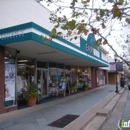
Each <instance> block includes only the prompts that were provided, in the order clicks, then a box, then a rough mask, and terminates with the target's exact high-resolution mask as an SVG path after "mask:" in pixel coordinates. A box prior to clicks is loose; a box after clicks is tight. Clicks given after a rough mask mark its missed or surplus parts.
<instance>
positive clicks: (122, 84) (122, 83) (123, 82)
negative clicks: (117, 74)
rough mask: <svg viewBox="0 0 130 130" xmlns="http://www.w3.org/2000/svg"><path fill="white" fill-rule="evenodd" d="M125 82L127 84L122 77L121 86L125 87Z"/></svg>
mask: <svg viewBox="0 0 130 130" xmlns="http://www.w3.org/2000/svg"><path fill="white" fill-rule="evenodd" d="M124 84H125V81H124V78H120V86H121V87H124Z"/></svg>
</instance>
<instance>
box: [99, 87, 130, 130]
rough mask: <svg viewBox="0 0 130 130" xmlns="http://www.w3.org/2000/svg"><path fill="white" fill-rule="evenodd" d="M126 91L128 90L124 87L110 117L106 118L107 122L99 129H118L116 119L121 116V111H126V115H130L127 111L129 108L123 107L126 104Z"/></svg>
mask: <svg viewBox="0 0 130 130" xmlns="http://www.w3.org/2000/svg"><path fill="white" fill-rule="evenodd" d="M128 93H129V91H128V90H126V89H125V91H124V93H123V94H122V96H121V98H120V99H119V100H118V102H117V104H116V106H115V108H114V109H113V111H112V113H111V115H110V117H109V118H108V120H107V122H106V123H105V124H104V126H103V127H102V129H101V130H110V129H111V130H118V121H119V120H120V119H121V118H122V116H123V113H124V115H125V114H126V113H127V114H126V115H127V117H128V116H129V117H130V115H128V111H129V112H130V108H129V109H128V108H127V109H125V107H126V106H127V105H126V104H128V100H127V96H128ZM127 107H128V106H127ZM124 110H125V111H124ZM125 117H126V116H125ZM125 117H124V119H126V118H125ZM123 130H124V129H123ZM127 130H128V129H127Z"/></svg>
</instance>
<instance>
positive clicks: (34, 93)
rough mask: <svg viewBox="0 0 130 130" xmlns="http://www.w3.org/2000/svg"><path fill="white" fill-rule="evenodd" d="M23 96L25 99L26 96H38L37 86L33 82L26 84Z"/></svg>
mask: <svg viewBox="0 0 130 130" xmlns="http://www.w3.org/2000/svg"><path fill="white" fill-rule="evenodd" d="M24 96H25V98H26V99H28V98H31V97H32V98H38V97H39V94H38V86H37V85H35V84H30V85H29V86H28V90H27V91H26V92H25V93H24Z"/></svg>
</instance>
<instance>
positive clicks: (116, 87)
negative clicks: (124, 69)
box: [115, 55, 119, 93]
mask: <svg viewBox="0 0 130 130" xmlns="http://www.w3.org/2000/svg"><path fill="white" fill-rule="evenodd" d="M115 67H116V91H115V93H119V91H118V84H117V56H116V55H115Z"/></svg>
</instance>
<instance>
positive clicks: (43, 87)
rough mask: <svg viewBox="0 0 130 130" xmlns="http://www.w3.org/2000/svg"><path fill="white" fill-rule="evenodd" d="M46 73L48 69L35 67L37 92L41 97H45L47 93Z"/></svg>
mask: <svg viewBox="0 0 130 130" xmlns="http://www.w3.org/2000/svg"><path fill="white" fill-rule="evenodd" d="M47 74H48V70H45V69H37V84H38V92H39V94H40V95H41V97H45V96H47V95H48V91H47V90H48V86H47Z"/></svg>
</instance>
